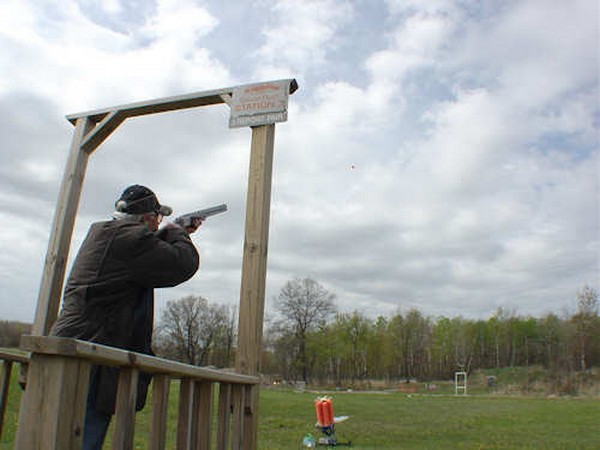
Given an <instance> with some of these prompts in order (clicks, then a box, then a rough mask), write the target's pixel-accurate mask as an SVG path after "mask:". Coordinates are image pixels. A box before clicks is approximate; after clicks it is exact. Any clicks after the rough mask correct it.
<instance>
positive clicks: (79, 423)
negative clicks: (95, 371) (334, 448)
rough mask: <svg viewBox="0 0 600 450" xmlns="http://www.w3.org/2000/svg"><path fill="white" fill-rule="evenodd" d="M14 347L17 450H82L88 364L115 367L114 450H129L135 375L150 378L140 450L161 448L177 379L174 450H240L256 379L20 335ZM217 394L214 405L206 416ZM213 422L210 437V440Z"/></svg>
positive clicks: (72, 341)
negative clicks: (19, 364)
mask: <svg viewBox="0 0 600 450" xmlns="http://www.w3.org/2000/svg"><path fill="white" fill-rule="evenodd" d="M21 349H23V350H26V351H29V352H30V355H31V356H30V359H29V372H28V376H27V388H26V389H25V391H24V398H23V401H22V403H21V410H20V415H19V426H18V431H17V439H16V444H15V448H16V449H19V450H34V449H35V450H38V449H39V450H41V449H44V450H78V449H81V445H82V439H83V423H84V415H85V405H86V400H87V392H88V384H89V375H90V369H91V366H92V365H93V364H100V365H106V366H113V367H118V368H119V369H120V370H119V387H118V393H117V404H116V411H115V416H114V418H113V421H114V431H113V435H112V448H113V449H114V450H117V449H118V450H129V449H132V448H133V438H134V431H135V430H134V428H135V405H136V395H137V384H138V383H137V381H138V377H139V374H140V372H144V373H151V374H153V381H152V396H151V402H150V405H148V406H147V407H150V409H151V410H150V421H149V422H150V423H149V433H148V445H147V447H146V448H148V449H150V450H163V449H165V446H166V437H167V412H168V405H169V388H170V383H171V380H174V379H179V380H180V385H179V399H178V418H177V425H176V449H177V450H210V449H213V448H214V449H216V450H229V449H231V450H241V449H244V442H243V436H244V425H245V424H251V423H252V420H253V419H254V418H253V417H252V416H253V415H254V414H255V412H256V411H255V410H256V405H253V404H252V402H253V399H254V398H256V397H257V396H256V395H254V392H253V390H254V389H258V383H259V378H258V377H254V376H249V375H240V374H236V373H232V372H227V371H220V370H214V369H208V368H202V367H196V366H190V365H187V364H182V363H178V362H174V361H169V360H166V359H162V358H157V357H153V356H148V355H143V354H139V353H134V352H128V351H124V350H120V349H116V348H112V347H107V346H103V345H98V344H94V343H90V342H84V341H79V340H76V339H71V338H58V337H43V336H24V337H23V339H22V341H21ZM0 356H2V355H0ZM5 372H6V366H5ZM217 386H218V390H217ZM216 395H218V399H217V401H216V405H217V407H216V411H213V410H214V409H215V408H213V404H214V403H215V400H216V399H215V396H216ZM214 419H216V420H215V421H216V424H217V425H216V436H213V434H212V432H213V429H212V428H213V420H214Z"/></svg>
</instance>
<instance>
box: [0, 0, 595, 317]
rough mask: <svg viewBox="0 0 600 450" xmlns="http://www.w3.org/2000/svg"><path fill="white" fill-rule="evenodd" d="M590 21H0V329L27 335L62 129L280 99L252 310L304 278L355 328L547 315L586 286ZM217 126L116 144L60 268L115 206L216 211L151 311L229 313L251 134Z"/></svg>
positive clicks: (454, 9)
mask: <svg viewBox="0 0 600 450" xmlns="http://www.w3.org/2000/svg"><path fill="white" fill-rule="evenodd" d="M595 17H596V15H595V10H594V5H592V4H591V3H590V2H586V1H574V2H567V3H564V2H563V3H560V2H552V1H544V2H541V3H540V2H539V1H533V0H532V1H520V2H508V3H503V4H502V5H500V4H495V3H493V2H475V1H473V2H471V1H468V2H464V1H460V2H459V1H451V0H448V1H437V2H427V3H423V2H417V1H402V2H401V1H392V0H390V1H386V2H347V1H333V0H331V1H323V2H316V1H308V2H307V1H302V2H301V1H278V2H267V1H258V2H255V3H253V4H252V5H250V4H249V3H244V2H241V3H236V5H235V7H234V6H231V5H228V4H225V3H223V2H212V1H208V2H203V3H202V4H198V3H197V2H193V1H185V0H177V1H176V0H161V1H155V2H141V1H139V2H135V1H134V2H119V1H111V2H94V1H89V0H78V1H68V2H61V3H60V4H56V5H54V4H50V3H47V2H39V1H35V2H34V1H25V0H22V1H12V0H7V1H5V2H2V3H1V4H0V51H2V54H3V55H6V58H3V61H2V62H0V68H1V70H2V73H3V76H2V77H0V118H2V120H0V124H1V125H0V134H1V135H2V136H3V140H2V144H1V145H2V153H0V155H1V156H0V162H1V163H2V164H1V166H0V187H1V188H2V189H1V192H2V194H1V195H0V210H1V211H2V219H3V221H2V223H3V230H5V229H7V231H6V232H5V233H3V235H4V239H3V240H2V241H0V250H2V251H3V253H4V256H3V258H2V259H0V274H1V276H2V280H1V281H2V284H3V286H7V288H6V290H7V294H6V295H5V297H6V298H14V299H17V300H16V301H14V302H13V304H19V305H23V306H20V307H19V309H17V308H16V307H15V308H13V307H12V306H7V303H2V304H1V306H0V308H2V310H3V311H9V312H8V313H6V315H7V316H10V317H19V318H21V319H25V320H27V319H28V318H29V317H30V316H31V314H32V311H33V308H34V306H33V303H34V299H35V291H36V286H35V284H36V282H37V280H39V279H40V276H41V268H42V265H43V261H41V259H40V257H39V256H36V255H39V254H41V253H43V252H44V251H45V248H46V245H47V235H48V233H49V227H50V221H51V219H52V214H53V209H54V201H55V200H56V196H57V195H58V186H59V184H60V179H61V177H62V171H63V166H64V162H65V161H66V157H67V153H68V149H69V145H70V143H69V141H70V138H71V133H72V131H73V127H72V125H71V124H69V123H67V121H65V120H64V118H63V116H64V115H65V114H68V113H74V112H78V111H82V110H83V111H85V110H90V109H96V108H101V107H105V106H110V105H117V104H123V103H128V102H132V101H137V100H148V99H152V98H157V97H163V96H170V95H178V94H184V93H189V92H195V91H201V90H205V89H212V88H218V87H225V86H231V85H235V84H238V83H247V82H252V81H263V80H268V79H275V78H288V77H294V78H297V79H298V80H299V82H300V89H299V91H298V92H297V93H295V94H294V95H292V96H291V97H290V111H289V122H288V123H282V124H278V125H277V126H276V130H277V131H276V137H275V161H274V171H273V192H272V211H271V227H270V230H271V238H270V243H269V272H268V279H267V298H268V299H269V300H270V299H271V298H272V297H273V296H274V295H275V294H276V293H277V292H278V290H279V289H280V288H281V286H283V284H284V283H285V282H286V281H287V280H288V279H289V278H292V277H296V276H300V277H304V276H310V277H312V278H314V279H315V280H317V281H319V282H320V283H322V284H323V285H324V286H326V287H327V288H328V289H330V290H332V291H333V292H335V293H336V294H337V298H338V303H339V305H340V307H341V308H342V309H344V310H352V309H360V310H365V311H368V312H369V314H370V315H377V314H391V313H393V312H394V311H396V310H397V309H398V308H406V307H417V308H419V309H420V310H422V311H424V312H425V313H426V314H433V315H437V314H446V315H457V314H462V315H466V316H482V315H484V316H485V315H487V314H490V313H491V312H492V311H494V310H495V308H497V307H498V306H513V307H517V309H518V310H519V311H524V312H526V313H528V314H542V313H545V312H547V311H555V312H556V311H560V310H561V308H562V307H563V306H564V305H565V302H568V301H569V299H570V298H571V297H574V296H575V293H576V292H577V290H578V289H580V288H581V286H582V285H583V284H585V283H587V284H590V285H594V286H595V285H597V274H598V254H599V253H598V252H599V247H598V246H599V237H598V203H599V201H598V199H599V197H598V125H599V121H598V117H599V114H598V105H597V98H598V79H597V70H596V65H597V61H598V45H597V23H596V21H595V19H594V18H595ZM574 49H577V51H574ZM228 114H229V111H228V109H227V107H226V106H224V105H221V106H215V107H211V108H199V109H194V110H188V111H179V112H173V113H169V114H159V115H153V116H147V117H143V118H142V117H141V118H136V119H129V120H128V121H126V122H125V123H124V124H123V125H122V126H121V127H120V128H119V129H118V130H117V132H115V133H114V135H112V136H111V137H110V138H109V139H108V140H107V141H106V142H105V143H104V144H103V145H102V147H101V148H99V149H98V150H97V151H96V152H94V154H93V155H92V156H91V158H90V163H89V168H88V172H87V174H86V182H85V185H84V191H83V193H82V199H81V207H80V210H79V215H78V219H77V223H76V229H75V236H74V239H73V245H72V249H73V250H72V252H71V255H70V256H71V259H70V260H72V257H73V256H74V253H75V251H76V248H77V247H78V245H79V243H80V242H81V239H82V238H83V236H84V234H85V231H86V229H87V226H88V224H89V223H90V222H91V221H95V220H100V219H102V218H104V217H106V216H107V215H108V214H109V213H110V211H111V208H112V207H113V203H114V200H115V198H116V197H117V196H118V195H119V193H120V191H121V190H122V189H123V188H124V187H125V186H127V185H128V184H131V183H133V182H135V183H142V184H147V185H149V186H151V187H152V188H153V189H154V190H155V191H156V192H157V193H158V194H159V197H160V198H161V200H163V201H164V202H165V203H167V204H170V205H172V206H174V207H175V208H176V209H177V212H185V211H189V210H193V209H198V208H200V207H203V206H210V205H212V204H218V203H222V202H226V203H228V205H229V211H228V213H227V214H225V215H222V216H219V217H216V218H213V219H211V221H209V222H208V223H207V224H206V226H205V227H203V229H202V231H201V233H200V234H199V235H198V236H195V237H194V239H196V242H197V243H198V244H199V246H200V247H201V251H202V255H203V267H202V270H201V271H200V272H199V274H198V275H197V276H195V277H194V278H193V279H192V280H191V281H190V282H188V283H186V284H185V285H182V286H181V287H179V288H177V289H170V290H159V292H158V302H157V305H158V307H159V309H160V305H161V304H163V303H164V301H165V300H168V299H173V298H178V297H181V296H183V295H188V294H198V295H203V296H205V297H207V298H209V299H210V300H212V301H221V302H229V303H236V302H237V297H238V296H239V292H238V290H239V283H240V271H241V255H242V249H243V235H244V230H243V227H244V219H245V206H246V205H245V202H246V198H245V190H246V183H247V177H248V173H247V170H248V158H249V147H250V137H251V130H250V129H235V130H230V129H228V128H227V119H228ZM19 220H20V221H22V222H23V223H22V226H20V227H18V228H15V227H14V225H13V224H14V223H15V221H17V222H18V221H19ZM25 240H27V244H24V246H23V252H15V251H14V249H11V244H13V243H14V242H21V241H25ZM7 249H8V250H7ZM32 280H33V282H32ZM25 305H26V306H25Z"/></svg>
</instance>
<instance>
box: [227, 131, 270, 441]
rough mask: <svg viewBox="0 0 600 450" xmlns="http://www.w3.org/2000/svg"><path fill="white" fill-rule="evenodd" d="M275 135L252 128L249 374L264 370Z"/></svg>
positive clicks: (245, 293) (243, 351)
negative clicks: (263, 343) (262, 363)
mask: <svg viewBox="0 0 600 450" xmlns="http://www.w3.org/2000/svg"><path fill="white" fill-rule="evenodd" d="M274 139H275V125H274V124H270V125H263V126H259V127H254V128H252V147H251V154H250V171H249V175H248V198H247V202H246V231H245V240H244V256H243V261H242V285H241V289H240V312H239V329H238V352H237V355H236V369H237V371H238V372H240V373H243V374H248V375H258V374H259V373H260V367H259V366H260V353H261V349H262V335H263V320H264V309H265V283H266V277H267V250H268V242H269V217H270V211H271V178H272V171H273V146H274ZM251 395H252V396H253V397H254V398H252V399H251V400H250V403H251V404H252V405H254V408H253V410H252V411H251V413H250V414H249V417H247V421H246V423H247V424H248V425H251V426H244V427H243V431H244V437H243V441H244V448H245V449H251V450H253V449H255V448H256V430H257V426H258V414H257V407H258V401H257V399H258V389H253V390H252V391H251ZM248 422H249V423H248Z"/></svg>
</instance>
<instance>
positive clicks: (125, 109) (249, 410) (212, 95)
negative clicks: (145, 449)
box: [19, 79, 298, 449]
mask: <svg viewBox="0 0 600 450" xmlns="http://www.w3.org/2000/svg"><path fill="white" fill-rule="evenodd" d="M275 83H281V84H284V85H285V84H287V85H288V86H289V93H290V94H292V93H293V92H295V91H296V90H297V89H298V84H297V82H296V80H294V79H288V80H278V81H275ZM249 86H251V85H249ZM240 87H243V86H234V87H229V88H224V89H217V90H211V91H204V92H196V93H192V94H187V95H182V96H176V97H168V98H160V99H155V100H149V101H143V102H137V103H130V104H125V105H119V106H114V107H109V108H104V109H99V110H94V111H88V112H83V113H78V114H72V115H68V116H67V119H68V120H69V121H70V122H71V123H73V124H74V125H75V132H74V136H73V141H72V144H71V150H70V153H69V157H68V160H67V164H66V167H65V172H64V175H63V179H62V183H61V187H60V193H59V198H58V203H57V208H56V212H55V215H54V220H53V224H52V229H51V235H50V240H49V244H48V250H47V253H46V259H45V264H44V271H43V275H42V281H41V284H40V290H39V294H38V302H37V307H36V314H35V322H34V326H33V330H32V334H33V335H34V336H47V335H48V333H49V331H50V328H51V327H52V325H53V323H54V321H55V320H56V317H57V315H58V309H59V305H60V299H61V294H62V289H63V283H64V277H65V268H66V264H67V259H68V254H69V248H70V244H71V239H72V235H73V227H74V223H75V217H76V215H77V209H78V206H79V201H80V197H81V191H82V187H83V181H84V178H85V173H86V169H87V164H88V160H89V156H90V155H91V153H92V152H93V151H94V150H96V149H97V148H98V146H99V145H100V144H102V142H104V141H105V140H106V139H107V138H108V136H110V134H111V133H112V132H114V131H115V130H116V129H117V128H118V127H119V125H121V124H122V123H123V122H124V121H125V120H126V119H128V118H130V117H136V116H142V115H148V114H156V113H162V112H167V111H175V110H180V109H187V108H194V107H199V106H208V105H215V104H222V103H228V102H229V101H230V100H231V98H232V93H233V91H234V90H235V89H238V88H240ZM274 136H275V125H274V124H267V125H261V126H257V127H252V143H251V154H250V168H249V171H250V173H249V177H248V195H247V203H246V225H245V242H244V254H243V264H242V280H241V289H240V309H239V312H240V314H239V315H240V319H239V335H238V352H237V355H236V369H237V371H238V372H239V373H241V374H247V375H250V376H256V375H258V373H259V369H260V368H259V362H260V350H261V348H262V333H263V319H264V295H265V281H266V268H267V249H268V238H269V217H270V202H271V179H272V165H273V147H274ZM32 342H33V341H30V342H29V344H31V343H32ZM38 344H39V342H38ZM69 345H71V344H69ZM74 345H76V344H74ZM138 357H139V356H138ZM40 358H41V359H39V358H38V357H37V356H35V355H34V356H33V359H32V360H36V361H37V360H38V359H39V361H43V362H44V363H46V362H47V363H49V362H50V361H49V360H48V361H46V359H44V358H45V357H40ZM36 367H37V368H36V370H42V369H41V366H40V365H39V364H38V365H37V366H36ZM56 370H59V369H56ZM60 370H66V369H65V368H61V369H60ZM86 370H89V368H88V369H86ZM34 372H35V371H34ZM36 376H38V377H39V376H41V375H40V374H37V375H36ZM137 376H138V372H137V371H136V370H131V371H129V370H128V371H126V374H122V377H125V378H123V380H121V381H122V383H120V386H121V387H120V389H123V396H124V400H123V403H122V404H121V403H119V405H118V408H117V411H118V412H117V414H120V415H121V416H123V417H127V418H129V417H130V416H131V414H132V412H131V407H132V406H131V405H132V404H134V403H135V392H133V390H132V388H131V386H133V385H134V384H135V380H136V379H137ZM219 380H220V381H226V380H222V379H220V378H219ZM46 381H48V380H46ZM28 382H29V383H30V384H32V385H35V382H33V383H31V374H30V376H29V378H28ZM166 382H167V381H165V380H163V381H162V383H166ZM127 386H129V387H127ZM195 388H198V389H200V392H201V394H199V395H203V396H208V387H207V385H204V384H200V385H198V386H195V384H192V385H191V386H190V389H191V391H193V390H194V389H195ZM210 388H211V391H210V392H211V393H210V396H211V398H212V386H211V387H210ZM86 389H87V385H86ZM158 389H159V391H158V393H159V394H160V395H161V399H159V401H160V402H166V397H165V395H166V394H165V392H164V389H165V386H164V385H163V386H162V387H159V388H158ZM226 389H227V390H224V391H223V393H222V394H220V396H222V397H223V398H225V397H227V398H229V397H231V398H238V399H239V400H240V401H242V403H243V404H244V405H245V406H244V407H241V406H239V405H238V407H237V410H235V411H234V412H233V428H234V431H233V435H234V436H237V437H236V439H237V441H238V442H234V443H233V447H234V448H242V443H243V448H246V449H255V448H256V428H257V420H258V415H257V411H258V410H257V407H258V388H257V385H256V384H253V385H252V387H248V388H243V389H242V388H241V387H240V386H239V385H237V384H232V385H231V386H230V387H229V388H226ZM29 397H30V396H28V395H25V396H24V398H23V402H24V403H25V402H27V401H32V399H33V397H31V398H29ZM28 398H29V400H28ZM199 408H200V409H199V410H198V411H196V412H192V411H189V414H190V415H191V416H194V415H197V416H198V417H201V418H203V417H205V416H206V414H207V413H208V412H209V411H208V410H207V409H206V408H207V406H206V404H204V405H203V406H200V407H199ZM219 408H220V409H219V414H220V415H225V410H222V409H221V408H222V407H221V406H220V407H219ZM34 409H35V408H33V407H32V406H31V405H30V407H28V406H26V405H24V406H22V410H23V411H26V412H27V411H29V412H28V413H27V414H29V413H31V415H27V414H25V415H23V421H20V424H19V425H20V426H19V428H20V429H22V428H24V429H25V430H27V429H28V428H30V427H33V426H34V424H35V423H36V422H35V420H37V419H36V418H39V417H38V416H36V415H35V414H34V412H35V411H34ZM77 414H79V413H77ZM157 414H158V415H157V417H156V420H158V421H160V420H161V419H160V417H159V416H160V415H161V414H164V413H157ZM34 416H35V417H34ZM121 423H122V424H125V425H121V426H125V427H127V426H129V425H127V423H129V420H123V421H122V422H121ZM242 430H243V436H242V435H240V434H237V433H241V432H242ZM183 432H184V431H183V430H182V433H183ZM228 432H229V429H228V428H227V427H225V426H223V427H222V428H219V431H218V436H217V440H218V441H219V442H220V444H219V445H223V444H222V443H223V442H224V441H226V440H227V434H228ZM156 433H157V439H158V440H159V441H160V440H163V439H164V437H163V434H164V432H163V431H162V430H160V429H159V430H157V431H156ZM26 434H27V432H26V431H25V432H20V433H19V436H25V435H26ZM118 437H119V443H118V445H120V446H121V447H120V448H129V447H130V446H131V444H130V437H129V433H128V432H127V430H121V429H119V434H118ZM23 439H25V438H23ZM182 439H184V438H182ZM185 439H186V440H188V441H189V439H193V436H190V435H186V437H185ZM232 440H234V439H233V438H232ZM198 445H199V448H205V447H206V443H205V442H204V441H203V442H200V443H199V444H198ZM225 445H226V444H225ZM159 447H160V445H159ZM178 447H179V444H178ZM19 448H23V449H29V448H35V447H32V446H30V445H25V444H23V446H22V447H19ZM64 448H67V447H64ZM220 448H221V447H220Z"/></svg>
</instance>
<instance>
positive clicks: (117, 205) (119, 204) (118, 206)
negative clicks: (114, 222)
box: [115, 200, 128, 212]
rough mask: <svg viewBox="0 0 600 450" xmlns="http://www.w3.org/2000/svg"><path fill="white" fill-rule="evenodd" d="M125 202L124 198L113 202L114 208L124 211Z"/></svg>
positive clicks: (125, 207)
mask: <svg viewBox="0 0 600 450" xmlns="http://www.w3.org/2000/svg"><path fill="white" fill-rule="evenodd" d="M127 206H128V204H127V202H126V201H125V200H119V201H118V202H117V203H115V209H116V210H117V211H118V212H125V210H126V209H127Z"/></svg>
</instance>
